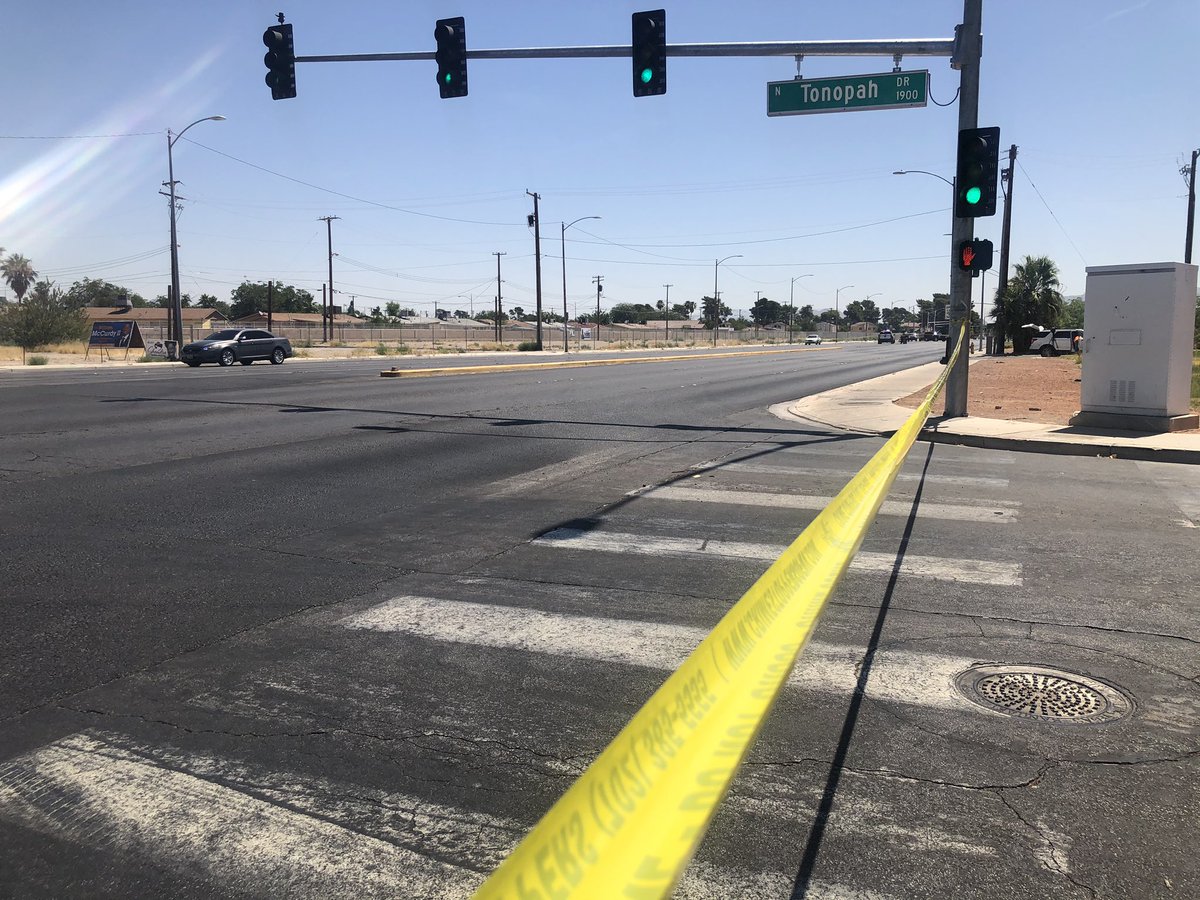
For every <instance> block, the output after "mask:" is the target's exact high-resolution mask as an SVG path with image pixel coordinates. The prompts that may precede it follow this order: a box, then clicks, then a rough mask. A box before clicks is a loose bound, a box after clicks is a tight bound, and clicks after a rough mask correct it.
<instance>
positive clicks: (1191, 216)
mask: <svg viewBox="0 0 1200 900" xmlns="http://www.w3.org/2000/svg"><path fill="white" fill-rule="evenodd" d="M1197 154H1200V150H1193V151H1192V165H1191V168H1190V169H1189V170H1188V215H1187V237H1186V238H1184V244H1183V261H1184V262H1185V263H1190V262H1191V261H1192V231H1193V228H1194V226H1195V224H1196V156H1197Z"/></svg>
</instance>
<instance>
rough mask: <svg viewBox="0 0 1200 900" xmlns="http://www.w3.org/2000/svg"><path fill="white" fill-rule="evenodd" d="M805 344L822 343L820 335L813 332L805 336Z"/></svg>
mask: <svg viewBox="0 0 1200 900" xmlns="http://www.w3.org/2000/svg"><path fill="white" fill-rule="evenodd" d="M804 343H806V344H819V343H821V336H820V335H819V334H817V333H816V332H815V331H811V332H809V333H808V334H806V335H805V336H804Z"/></svg>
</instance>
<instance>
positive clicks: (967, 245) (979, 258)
mask: <svg viewBox="0 0 1200 900" xmlns="http://www.w3.org/2000/svg"><path fill="white" fill-rule="evenodd" d="M958 267H959V268H960V269H961V270H962V271H964V272H970V273H971V275H972V277H974V275H975V274H976V273H977V272H986V271H987V270H988V269H990V268H991V267H992V242H991V241H978V240H970V241H963V242H962V243H961V244H959V245H958Z"/></svg>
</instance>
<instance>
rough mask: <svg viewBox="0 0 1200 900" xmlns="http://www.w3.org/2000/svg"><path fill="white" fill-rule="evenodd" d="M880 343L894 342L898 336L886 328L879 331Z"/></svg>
mask: <svg viewBox="0 0 1200 900" xmlns="http://www.w3.org/2000/svg"><path fill="white" fill-rule="evenodd" d="M879 343H881V344H894V343H896V336H895V335H894V334H892V333H891V332H890V331H888V330H887V329H886V328H885V329H884V330H883V331H881V332H879Z"/></svg>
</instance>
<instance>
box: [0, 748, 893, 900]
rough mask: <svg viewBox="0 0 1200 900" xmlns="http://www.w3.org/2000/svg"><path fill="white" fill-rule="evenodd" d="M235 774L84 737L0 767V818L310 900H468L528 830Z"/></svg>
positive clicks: (855, 894)
mask: <svg viewBox="0 0 1200 900" xmlns="http://www.w3.org/2000/svg"><path fill="white" fill-rule="evenodd" d="M240 768H241V767H240V765H239V764H237V763H235V762H233V761H231V760H223V759H220V758H214V757H209V756H203V755H198V754H197V755H192V754H186V753H180V752H174V753H172V754H170V755H169V758H164V754H163V753H161V752H159V751H158V748H153V747H148V746H144V745H139V744H137V743H136V742H134V741H132V740H130V739H129V738H126V737H123V736H121V735H117V734H109V733H104V732H81V733H78V734H74V735H69V736H67V737H64V738H61V739H59V740H57V741H54V742H53V743H51V744H48V745H45V746H43V747H40V748H38V749H36V750H33V751H31V752H29V753H26V754H24V755H22V756H19V757H16V758H15V759H13V760H10V761H8V762H7V763H5V764H3V765H0V820H3V821H6V822H9V823H14V824H18V825H20V826H22V827H25V828H29V829H32V830H35V831H37V832H39V833H41V834H45V835H48V836H52V837H55V838H59V839H65V840H68V841H71V842H74V843H76V844H81V845H83V846H87V847H91V848H93V849H98V850H105V849H112V850H114V851H116V852H117V853H118V854H120V855H122V856H133V857H134V858H137V859H146V860H153V861H154V862H155V863H157V864H158V865H160V866H162V867H163V868H168V869H174V870H176V871H179V872H182V873H184V874H186V875H189V876H193V877H196V876H199V877H201V878H204V879H205V882H206V884H207V886H208V887H209V889H210V890H219V887H218V886H220V885H224V886H225V888H226V890H228V891H229V892H230V893H234V894H241V893H244V892H246V891H247V890H250V891H251V892H252V893H253V894H255V895H262V896H275V897H283V896H287V897H297V898H314V900H316V898H334V900H341V898H345V900H361V898H363V897H405V898H411V900H467V898H469V897H470V896H471V895H472V894H473V892H474V891H475V890H476V889H477V888H478V887H479V885H480V884H482V883H483V880H484V878H485V876H486V872H488V871H490V870H491V869H492V868H493V867H494V866H496V865H498V864H499V862H500V861H501V860H502V859H503V858H504V856H505V855H507V853H508V852H509V851H511V849H512V848H513V847H514V846H515V845H516V843H517V841H518V840H519V839H520V838H521V837H522V836H523V835H524V834H525V832H526V831H527V830H528V825H527V824H522V823H520V822H517V821H515V820H511V819H506V818H501V817H495V816H488V815H485V814H482V813H479V812H474V811H467V810H460V809H456V808H454V807H448V806H441V805H438V804H435V803H431V802H429V801H427V800H424V799H421V798H418V797H410V796H406V795H403V794H397V793H385V792H377V791H373V790H369V789H366V788H359V787H355V788H353V789H351V787H350V786H349V785H345V784H338V783H335V782H331V781H327V780H325V779H320V778H313V777H308V776H304V775H301V774H299V773H283V772H280V773H275V772H256V773H246V772H244V771H240ZM231 785H232V786H231ZM360 793H365V794H368V795H372V796H368V797H366V798H365V799H364V798H362V797H359V796H358V795H359V794H360ZM375 795H378V796H375ZM264 798H269V799H264ZM356 802H360V803H361V807H363V808H366V809H368V810H370V811H371V812H373V813H375V814H376V816H377V820H376V821H377V822H378V825H379V830H380V831H381V833H384V834H390V835H393V836H395V837H396V838H397V839H402V840H404V841H406V842H408V843H410V844H412V845H414V846H417V845H421V844H424V845H425V848H426V849H427V850H428V853H429V855H426V854H425V853H422V852H419V851H418V850H413V849H407V848H406V847H402V846H397V845H396V844H394V843H391V842H390V841H389V840H385V839H381V838H378V837H374V836H372V835H370V834H364V833H363V832H362V831H361V830H359V827H360V826H359V827H355V828H351V827H343V826H342V825H339V824H337V823H336V822H335V821H330V817H332V816H335V815H337V814H338V813H339V812H344V811H345V810H344V809H339V807H345V806H346V805H347V804H353V803H356ZM327 806H332V807H333V808H325V807H327ZM360 811H361V810H360ZM350 818H351V819H352V820H353V819H355V817H353V816H351V817H350ZM435 856H436V857H440V859H439V858H434V857H435ZM447 856H453V857H460V856H461V857H463V863H464V864H462V865H458V864H454V863H450V862H445V861H443V860H445V859H446V858H447ZM791 883H792V877H791V876H790V875H788V874H786V873H783V872H769V871H768V872H752V871H749V870H747V869H742V868H739V867H733V866H717V865H713V864H711V863H707V862H703V861H701V862H696V863H693V864H692V865H691V866H690V867H689V868H688V870H687V871H686V872H685V873H684V876H683V878H682V880H681V881H680V884H679V886H678V887H677V889H676V891H675V897H677V898H682V900H708V898H713V897H738V898H745V900H771V898H776V897H781V896H784V895H786V893H787V891H788V890H789V889H790V887H791ZM221 892H223V891H221ZM808 896H810V897H811V898H813V900H894V898H892V897H890V896H887V895H883V894H879V893H876V892H874V891H862V890H859V889H855V888H852V887H849V886H845V885H841V884H837V883H817V884H814V885H813V886H812V889H811V890H810V892H809V894H808Z"/></svg>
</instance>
